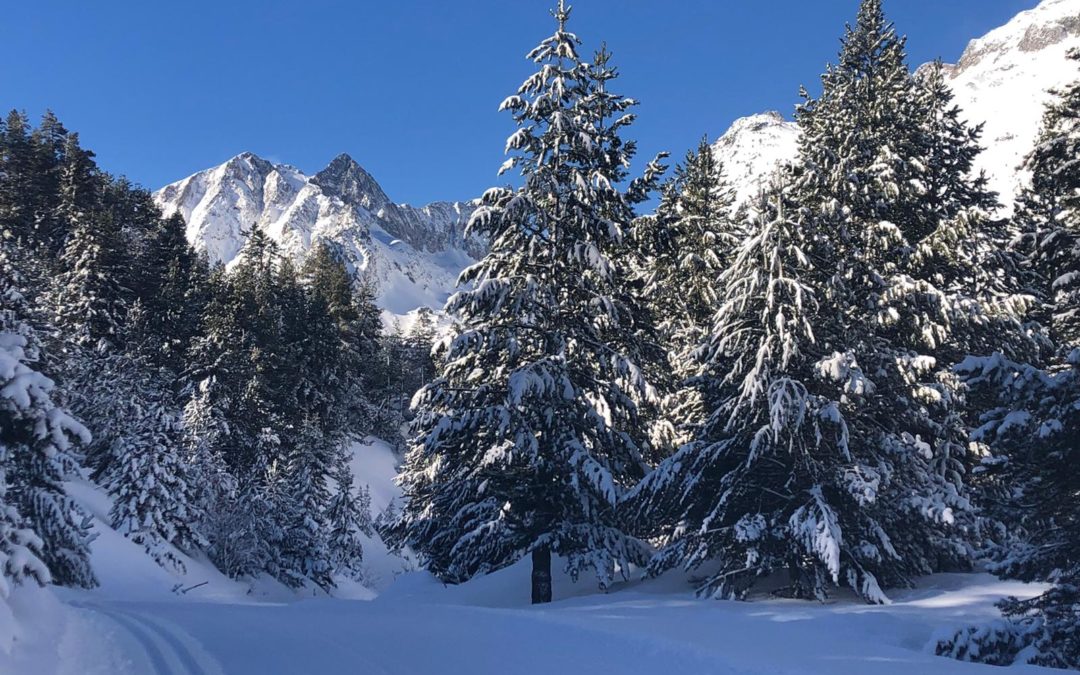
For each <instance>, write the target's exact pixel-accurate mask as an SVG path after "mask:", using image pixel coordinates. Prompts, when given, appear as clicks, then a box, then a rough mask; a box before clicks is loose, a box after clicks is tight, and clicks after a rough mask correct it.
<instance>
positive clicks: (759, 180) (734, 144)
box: [713, 111, 799, 204]
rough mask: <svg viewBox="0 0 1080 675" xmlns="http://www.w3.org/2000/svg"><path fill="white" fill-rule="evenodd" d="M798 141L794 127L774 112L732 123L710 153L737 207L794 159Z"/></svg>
mask: <svg viewBox="0 0 1080 675" xmlns="http://www.w3.org/2000/svg"><path fill="white" fill-rule="evenodd" d="M798 140H799V132H798V129H797V128H796V126H795V124H794V123H792V122H788V121H785V120H784V116H783V115H781V114H780V113H778V112H775V111H770V112H767V113H762V114H760V115H750V116H749V117H743V118H740V119H737V120H735V122H734V123H733V124H732V125H731V128H730V129H728V130H727V131H726V132H724V135H723V136H721V137H720V139H719V140H717V141H716V143H714V144H713V152H714V153H715V154H716V157H717V158H718V159H719V160H720V161H721V162H722V163H723V167H724V178H725V179H726V180H727V182H728V184H729V185H730V186H731V187H732V188H733V189H734V190H735V202H736V204H742V203H745V202H746V201H747V200H748V199H750V198H751V197H753V196H754V195H755V194H756V193H757V192H758V190H759V189H760V188H762V187H764V183H765V182H766V181H768V179H769V176H770V175H771V174H772V172H773V171H774V170H775V169H776V167H777V166H779V165H780V164H782V163H784V162H789V161H791V160H792V159H794V157H795V155H796V153H797V150H798V148H797V144H798Z"/></svg>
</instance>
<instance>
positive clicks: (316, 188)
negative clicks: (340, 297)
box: [154, 152, 484, 314]
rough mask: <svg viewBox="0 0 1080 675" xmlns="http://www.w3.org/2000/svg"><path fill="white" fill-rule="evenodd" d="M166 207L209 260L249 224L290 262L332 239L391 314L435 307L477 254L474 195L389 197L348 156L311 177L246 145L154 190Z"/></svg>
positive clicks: (232, 248)
mask: <svg viewBox="0 0 1080 675" xmlns="http://www.w3.org/2000/svg"><path fill="white" fill-rule="evenodd" d="M154 198H155V199H156V200H157V202H158V204H159V205H160V206H161V207H162V209H163V210H164V211H165V213H166V215H171V214H172V213H176V212H179V213H180V215H182V216H183V217H184V219H185V221H187V236H188V241H190V242H191V243H192V244H193V245H194V246H195V247H196V248H197V249H200V250H205V251H206V252H207V253H208V254H209V256H210V258H211V260H213V261H214V262H223V263H225V264H229V263H231V262H232V261H233V260H234V259H235V258H236V256H237V255H238V254H239V252H240V249H241V248H243V246H244V242H245V241H246V240H247V237H248V234H249V232H250V230H251V228H259V229H261V230H262V231H264V232H265V233H266V234H267V235H269V236H270V237H271V238H272V239H273V240H274V241H276V242H277V243H278V244H279V245H280V246H281V249H282V251H283V252H284V253H286V254H287V255H289V256H291V257H293V258H294V259H297V260H299V259H300V258H302V257H303V255H304V254H305V253H306V252H307V251H308V250H309V249H310V248H311V246H312V244H314V243H316V242H317V241H320V240H323V241H327V242H329V243H331V244H333V245H334V246H336V247H337V248H338V249H339V250H340V251H341V252H342V253H343V254H344V256H345V257H346V259H347V261H348V262H349V264H350V265H351V266H352V267H353V268H354V269H356V270H357V271H360V272H361V273H364V274H367V275H370V276H371V277H372V278H373V279H374V280H375V281H376V283H377V284H378V294H379V302H380V306H381V307H382V308H383V309H385V310H387V311H388V312H390V313H391V314H406V313H408V312H410V311H411V310H414V309H416V308H417V307H422V306H427V307H432V308H440V307H441V306H442V304H443V302H444V300H445V298H446V296H447V293H448V292H449V291H450V290H451V289H452V288H453V286H454V282H455V280H456V278H457V275H458V273H459V272H460V271H461V269H462V268H463V267H465V266H466V265H468V264H470V263H471V262H472V261H473V260H474V259H476V258H478V257H479V256H480V255H482V254H483V250H484V246H483V243H482V242H481V241H480V240H478V239H475V238H470V237H466V236H465V234H464V230H465V224H466V223H467V222H468V219H469V216H470V215H471V214H472V211H473V209H474V208H475V205H474V203H473V202H434V203H431V204H428V205H427V206H423V207H413V206H409V205H408V204H397V203H394V202H392V201H391V200H390V198H389V197H387V195H386V193H385V192H384V191H383V189H382V187H381V186H380V185H379V184H378V182H377V181H376V180H375V179H374V178H373V177H372V176H371V174H369V173H368V172H367V171H365V170H364V168H363V167H361V166H360V165H359V164H357V163H356V162H355V161H354V160H353V159H352V158H351V157H349V156H348V155H344V154H343V155H339V156H338V157H336V158H334V160H333V161H331V162H330V164H329V165H328V166H327V167H326V168H325V169H323V170H322V171H319V172H318V173H316V174H315V175H314V176H307V175H305V174H303V173H302V172H301V171H299V170H298V169H296V168H295V167H292V166H289V165H287V164H275V163H273V162H270V161H268V160H265V159H263V158H261V157H258V156H256V155H254V154H252V153H250V152H245V153H241V154H239V155H237V156H236V157H233V158H232V159H230V160H229V161H227V162H225V163H224V164H222V165H220V166H216V167H214V168H211V169H206V170H205V171H200V172H198V173H196V174H194V175H192V176H189V177H187V178H185V179H183V180H181V181H177V182H176V183H172V184H170V185H166V186H165V187H163V188H162V189H160V190H158V191H157V192H156V193H154Z"/></svg>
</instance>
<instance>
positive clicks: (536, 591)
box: [532, 546, 551, 605]
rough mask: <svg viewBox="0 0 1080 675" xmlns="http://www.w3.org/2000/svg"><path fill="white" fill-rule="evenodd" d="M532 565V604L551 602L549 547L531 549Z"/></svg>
mask: <svg viewBox="0 0 1080 675" xmlns="http://www.w3.org/2000/svg"><path fill="white" fill-rule="evenodd" d="M532 565H533V567H532V604H534V605H539V604H541V603H544V602H551V549H549V548H548V547H547V546H544V547H542V548H536V549H533V552H532Z"/></svg>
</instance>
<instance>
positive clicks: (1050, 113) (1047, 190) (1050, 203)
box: [1014, 50, 1080, 344]
mask: <svg viewBox="0 0 1080 675" xmlns="http://www.w3.org/2000/svg"><path fill="white" fill-rule="evenodd" d="M1070 58H1071V59H1072V60H1073V61H1080V50H1076V51H1073V52H1072V53H1071V54H1070ZM1078 117H1080V81H1078V82H1074V83H1073V84H1071V85H1070V86H1068V87H1065V88H1063V89H1061V90H1060V91H1057V92H1056V97H1055V99H1054V100H1053V101H1052V102H1051V103H1050V105H1049V106H1048V107H1047V109H1046V113H1045V115H1044V116H1043V122H1042V130H1041V132H1040V133H1039V137H1038V139H1037V140H1036V143H1035V149H1034V150H1033V151H1032V153H1031V154H1030V155H1028V157H1027V159H1026V160H1025V162H1024V168H1025V169H1026V170H1027V171H1030V172H1031V185H1030V186H1029V187H1027V188H1026V189H1025V190H1024V191H1023V192H1022V193H1021V194H1020V197H1019V199H1018V200H1017V201H1018V204H1017V209H1016V215H1015V218H1014V220H1015V222H1016V223H1017V225H1018V229H1019V230H1020V233H1021V236H1020V241H1019V244H1020V249H1021V250H1022V251H1023V252H1024V253H1025V254H1026V256H1027V260H1028V267H1029V269H1030V270H1031V272H1032V273H1033V274H1034V276H1035V277H1036V279H1035V280H1034V285H1035V289H1034V290H1035V293H1036V294H1037V295H1038V296H1039V297H1040V298H1041V299H1042V301H1043V302H1042V307H1043V308H1044V311H1041V312H1039V318H1040V320H1041V321H1042V322H1043V324H1044V325H1046V326H1047V327H1049V328H1050V329H1051V331H1052V335H1053V337H1054V339H1055V340H1056V341H1057V342H1059V343H1066V344H1069V343H1071V344H1077V343H1080V274H1078V273H1077V270H1078V269H1080V163H1078V162H1077V161H1076V157H1078V156H1080V131H1078V124H1077V118H1078Z"/></svg>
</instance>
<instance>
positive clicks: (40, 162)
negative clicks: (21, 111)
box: [30, 110, 72, 258]
mask: <svg viewBox="0 0 1080 675" xmlns="http://www.w3.org/2000/svg"><path fill="white" fill-rule="evenodd" d="M69 136H70V133H69V132H68V130H67V129H65V128H64V125H63V124H61V123H60V120H58V119H57V118H56V115H54V114H53V113H52V111H48V110H47V111H45V114H44V115H42V117H41V122H40V124H38V127H37V129H35V130H34V132H33V134H31V138H30V140H31V143H32V144H33V146H34V153H35V168H34V175H35V185H36V190H34V191H33V192H32V193H31V194H33V195H35V196H36V200H35V201H36V203H35V204H34V206H33V207H32V208H33V212H34V229H35V231H36V235H35V239H36V240H37V241H38V242H39V243H40V244H42V245H43V246H44V249H45V251H46V252H47V253H48V257H49V258H55V257H56V256H58V255H59V254H60V252H61V251H62V250H63V249H64V243H65V242H66V241H67V237H68V234H69V232H70V225H69V223H67V222H66V221H65V220H64V218H63V217H61V215H62V214H61V213H60V212H59V206H60V194H61V190H60V186H61V179H62V176H63V168H64V165H65V162H66V158H67V152H68V151H69V150H70V149H71V147H72V146H71V144H70V142H69V138H68V137H69Z"/></svg>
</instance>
